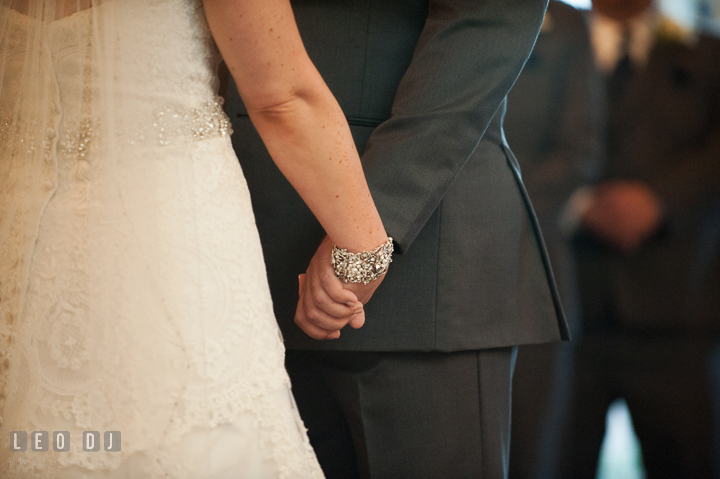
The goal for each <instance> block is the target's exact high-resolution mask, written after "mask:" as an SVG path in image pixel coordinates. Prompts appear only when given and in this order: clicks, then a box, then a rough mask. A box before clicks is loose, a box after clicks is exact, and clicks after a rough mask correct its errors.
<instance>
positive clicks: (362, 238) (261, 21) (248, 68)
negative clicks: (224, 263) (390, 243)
mask: <svg viewBox="0 0 720 479" xmlns="http://www.w3.org/2000/svg"><path fill="white" fill-rule="evenodd" d="M204 5H205V13H206V15H207V19H208V23H209V25H210V29H211V31H212V33H213V37H214V38H215V42H216V43H217V45H218V48H219V49H220V52H221V54H222V56H223V59H224V60H225V62H226V64H227V66H228V69H229V71H230V73H231V74H232V76H233V78H234V79H235V83H236V85H237V87H238V91H239V93H240V96H241V97H242V99H243V102H244V103H245V106H246V107H247V110H248V114H249V115H250V119H251V120H252V122H253V124H254V125H255V128H256V129H257V131H258V133H259V134H260V136H261V137H262V139H263V142H264V143H265V145H266V147H267V149H268V151H269V152H270V156H271V157H272V158H273V161H274V162H275V163H276V164H277V166H278V168H280V171H282V173H283V174H284V175H285V177H286V178H287V179H288V180H289V181H290V183H291V184H292V185H293V187H295V189H296V190H297V191H298V193H299V194H300V196H301V197H302V198H303V200H304V201H305V202H306V203H307V205H308V206H309V207H310V209H311V210H312V212H313V213H314V214H315V216H316V217H317V219H318V221H320V223H321V224H322V226H323V228H325V231H326V233H327V234H328V236H329V238H331V239H332V241H333V242H335V243H336V244H337V245H338V246H339V247H341V248H346V249H348V250H349V251H351V252H359V251H365V250H371V249H374V248H376V247H377V246H379V245H380V244H382V243H383V242H385V240H386V239H387V234H386V233H385V229H384V228H383V225H382V222H381V220H380V216H379V215H378V212H377V210H376V209H375V205H374V203H373V201H372V197H371V196H370V191H369V189H368V186H367V183H366V181H365V176H364V174H363V171H362V166H361V164H360V158H359V156H358V153H357V150H356V149H355V144H354V142H353V139H352V135H351V134H350V129H349V127H348V125H347V121H346V119H345V116H344V114H343V112H342V110H341V109H340V107H339V105H338V104H337V101H336V100H335V98H334V97H333V96H332V94H331V93H330V90H329V89H328V88H327V86H326V85H325V82H324V81H323V79H322V78H321V77H320V74H319V73H318V72H317V70H316V69H315V66H314V65H313V64H312V62H311V61H310V59H309V58H308V56H307V53H306V52H305V48H304V46H303V44H302V40H301V39H300V34H299V32H298V30H297V26H296V25H295V19H294V17H293V13H292V9H291V7H290V4H289V1H288V0H205V2H204ZM321 248H322V247H321ZM316 256H317V255H316ZM316 261H317V264H315V262H316ZM313 262H314V263H313V264H311V267H309V268H308V271H307V274H308V276H307V280H305V278H301V280H300V285H301V306H299V308H298V310H299V313H298V314H299V316H301V317H300V319H298V317H296V322H298V325H300V327H301V328H303V330H304V331H305V332H306V333H308V334H310V335H311V336H313V337H317V338H319V339H324V338H328V337H335V335H336V334H337V335H339V331H338V330H339V329H340V328H342V327H343V326H344V325H345V324H346V323H347V322H348V320H350V319H352V318H351V317H350V316H348V315H349V314H351V313H352V312H353V311H358V305H359V303H358V302H357V301H356V299H357V298H356V296H355V295H354V294H353V293H351V292H350V291H349V289H354V288H356V286H355V285H351V286H350V287H349V288H346V289H343V286H342V283H340V282H339V280H337V278H334V275H333V278H328V277H327V276H328V268H330V269H329V271H330V272H332V266H330V262H329V253H328V254H327V255H326V254H325V251H324V250H323V254H322V257H317V260H316V259H315V258H314V259H313ZM333 280H334V281H333ZM380 281H381V280H376V281H374V282H373V283H371V285H372V286H370V285H368V286H370V287H365V288H364V293H363V294H362V295H361V296H363V298H364V300H362V299H361V301H362V302H366V301H367V299H369V297H370V296H371V295H372V291H374V289H375V288H376V287H377V285H378V284H379V283H380ZM358 288H359V287H358ZM368 292H369V294H368ZM303 297H305V298H308V297H309V298H311V299H308V300H307V301H304V302H303ZM301 309H303V311H302V312H301V311H300V310H301ZM308 316H309V317H308ZM333 321H335V322H333ZM301 323H302V324H301ZM360 324H361V321H358V320H357V316H356V317H355V319H354V322H353V326H356V327H359V325H360ZM318 325H319V326H318Z"/></svg>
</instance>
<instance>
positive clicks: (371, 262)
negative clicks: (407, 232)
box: [331, 238, 393, 284]
mask: <svg viewBox="0 0 720 479" xmlns="http://www.w3.org/2000/svg"><path fill="white" fill-rule="evenodd" d="M392 252H393V240H392V238H388V239H387V241H386V242H385V243H383V244H381V245H380V246H378V247H377V248H375V249H374V250H372V251H362V252H360V253H348V250H346V249H340V248H338V247H337V245H336V244H335V243H333V249H332V258H331V261H332V264H333V267H334V268H335V276H337V277H338V278H339V279H340V280H341V281H343V282H345V283H363V284H368V283H369V282H370V281H374V280H376V279H378V278H379V277H380V276H382V275H384V274H385V273H386V272H387V270H388V265H389V264H390V263H391V262H392Z"/></svg>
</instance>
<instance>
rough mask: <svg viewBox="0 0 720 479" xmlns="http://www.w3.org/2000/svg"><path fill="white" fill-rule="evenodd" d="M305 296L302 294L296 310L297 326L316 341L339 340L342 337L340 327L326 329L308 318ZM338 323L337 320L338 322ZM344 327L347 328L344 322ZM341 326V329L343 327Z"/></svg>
mask: <svg viewBox="0 0 720 479" xmlns="http://www.w3.org/2000/svg"><path fill="white" fill-rule="evenodd" d="M303 298H304V295H303V294H302V293H301V294H300V300H299V301H298V305H297V309H296V310H295V324H297V325H298V327H300V329H302V330H303V331H304V332H305V334H307V335H308V336H310V337H311V338H314V339H337V338H339V337H340V327H334V328H333V327H331V328H329V329H325V328H323V327H321V326H318V325H317V324H314V322H313V320H311V318H309V317H308V315H307V313H306V312H305V304H304V301H303ZM336 321H337V320H336ZM342 326H345V322H343V324H342ZM342 326H341V327H342Z"/></svg>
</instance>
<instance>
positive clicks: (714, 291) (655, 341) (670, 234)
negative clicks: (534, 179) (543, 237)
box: [562, 32, 720, 479]
mask: <svg viewBox="0 0 720 479" xmlns="http://www.w3.org/2000/svg"><path fill="white" fill-rule="evenodd" d="M627 73H628V76H627V77H626V82H625V83H624V85H623V86H622V88H618V84H617V83H616V82H615V80H617V78H618V75H617V74H616V75H613V76H612V77H611V78H615V80H612V84H611V85H612V90H611V93H612V95H610V96H609V100H608V101H609V103H608V117H609V135H608V162H607V170H606V178H605V179H606V181H615V180H633V181H639V182H642V183H644V184H646V185H648V186H649V187H650V188H651V190H652V191H653V192H654V193H655V194H656V195H657V196H658V197H659V198H660V200H661V202H662V206H663V208H664V212H663V213H664V221H663V222H662V224H661V226H660V227H659V228H658V229H657V230H656V231H655V232H654V234H653V235H652V236H651V237H650V238H649V239H647V241H645V243H644V244H643V245H641V247H640V248H639V249H638V250H637V251H635V252H634V253H631V254H625V253H622V252H620V250H618V249H616V248H615V247H613V246H612V245H609V244H607V243H604V242H603V241H602V240H600V239H598V238H597V237H594V236H593V235H592V234H590V233H588V232H585V236H584V237H583V238H582V239H581V241H580V242H579V244H578V259H579V266H580V268H579V271H580V278H581V283H580V284H581V297H582V304H583V320H584V334H583V337H582V338H581V339H580V341H579V342H578V344H577V345H576V361H575V374H574V376H575V381H574V384H575V389H574V398H573V416H572V419H571V421H570V422H569V423H570V425H571V426H572V429H571V433H570V435H569V437H568V440H567V443H566V445H565V447H564V455H565V458H566V459H565V462H566V464H567V470H566V471H565V474H564V475H563V476H562V477H566V478H568V479H569V478H573V479H577V478H590V477H594V476H595V470H596V467H597V458H598V453H599V451H600V445H601V442H602V439H603V434H604V428H605V414H606V411H607V408H608V405H609V404H610V403H611V402H612V401H613V400H614V399H616V398H618V397H623V398H624V399H625V400H626V402H627V404H628V407H629V409H630V412H631V414H632V418H633V423H634V427H635V431H636V433H637V436H638V439H639V441H640V444H641V447H642V453H643V459H644V463H645V467H646V470H647V474H648V475H647V477H648V479H654V478H658V477H667V478H707V477H710V469H709V465H710V458H711V455H712V454H717V451H716V452H714V453H713V452H712V451H711V426H712V413H711V401H710V394H709V391H708V360H709V351H710V349H711V348H712V346H713V344H715V343H716V341H717V338H718V332H720V41H718V39H717V38H714V37H712V36H709V35H699V36H698V38H697V39H696V41H683V40H681V39H680V38H675V37H674V36H672V35H670V36H668V35H666V34H662V32H659V33H657V34H656V39H655V44H654V46H653V48H652V49H651V51H650V54H649V56H648V58H647V64H646V65H645V66H640V65H635V66H634V67H633V68H632V69H631V70H629V71H628V72H627Z"/></svg>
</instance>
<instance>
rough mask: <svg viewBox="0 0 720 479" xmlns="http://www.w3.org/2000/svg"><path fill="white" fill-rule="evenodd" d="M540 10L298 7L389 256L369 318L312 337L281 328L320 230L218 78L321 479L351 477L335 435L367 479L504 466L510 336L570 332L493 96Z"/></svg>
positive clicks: (529, 39) (529, 40)
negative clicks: (337, 332)
mask: <svg viewBox="0 0 720 479" xmlns="http://www.w3.org/2000/svg"><path fill="white" fill-rule="evenodd" d="M546 4H547V0H474V1H470V0H467V1H464V0H437V1H435V0H432V1H430V2H429V4H428V1H427V0H327V1H322V0H304V1H296V2H293V5H294V10H295V14H296V19H297V22H298V26H299V28H300V33H301V35H302V38H303V41H304V43H305V46H306V48H307V50H308V53H309V55H310V57H311V59H312V60H313V62H314V63H315V65H316V66H317V68H318V70H319V71H320V73H321V74H322V76H323V78H324V79H325V81H326V82H327V84H328V85H329V87H330V89H331V90H332V92H333V94H334V95H335V96H336V97H337V99H338V101H339V103H340V105H341V107H342V108H343V110H344V112H345V114H346V116H347V118H348V122H349V123H350V126H351V129H352V132H353V135H354V138H355V141H356V144H357V147H358V150H359V151H360V153H361V155H362V161H363V167H364V169H365V173H366V176H367V179H368V184H369V186H370V190H371V192H372V194H373V198H374V200H375V202H376V205H377V207H378V210H379V212H380V215H381V217H382V219H383V223H384V225H385V228H386V229H387V231H388V234H390V235H391V236H392V237H393V238H394V240H395V242H396V253H399V254H396V255H394V259H393V263H392V264H391V266H390V270H389V272H388V274H387V277H386V278H385V280H384V282H383V283H382V284H381V286H380V287H379V288H378V290H377V291H376V292H375V295H374V296H373V298H372V299H371V300H370V302H369V303H368V304H367V305H366V308H365V310H366V318H367V320H366V323H365V325H364V326H363V327H362V328H361V329H359V330H352V329H350V328H345V329H343V330H342V335H341V338H340V339H338V340H334V341H325V342H321V341H315V340H313V339H311V338H309V337H307V336H305V334H304V333H303V332H302V331H301V330H300V329H299V328H298V327H297V326H296V325H295V324H294V323H293V317H294V313H295V306H296V303H297V299H298V285H297V276H298V274H300V273H303V272H304V271H305V269H306V267H307V265H308V263H309V261H310V258H311V257H312V255H313V253H314V252H315V250H316V249H317V247H318V245H319V244H320V241H321V240H322V238H323V236H324V232H323V230H322V228H321V227H320V226H319V224H318V223H317V221H316V220H315V219H314V217H313V216H312V214H311V213H310V211H309V210H308V209H307V207H306V206H305V205H304V204H303V202H302V201H301V199H300V197H299V196H298V195H297V193H296V192H295V191H294V190H293V189H292V187H291V186H290V184H289V183H288V182H287V181H286V180H285V179H284V178H283V176H282V175H281V174H280V172H279V170H278V169H277V168H276V167H275V166H274V164H273V163H272V161H271V160H270V158H269V157H268V154H267V151H266V150H265V148H264V146H263V144H262V142H261V140H260V138H259V136H258V135H257V133H256V131H255V130H254V128H253V126H252V124H251V123H250V120H249V119H248V117H247V115H246V113H245V110H244V108H243V106H242V103H241V102H240V100H239V98H238V96H237V92H236V91H234V89H233V88H231V89H230V92H229V94H228V103H227V110H228V113H229V115H230V117H231V120H232V123H233V129H234V131H235V133H234V136H233V142H234V146H235V148H236V151H237V153H238V156H239V158H240V162H241V164H242V167H243V170H244V173H245V176H246V178H247V181H248V184H249V187H250V190H251V194H252V201H253V207H254V210H255V215H256V220H257V224H258V229H259V231H260V236H261V239H262V244H263V249H264V253H265V260H266V263H267V271H268V278H269V282H270V288H271V291H272V294H273V300H274V303H275V312H276V315H277V319H278V322H279V323H280V326H281V329H282V332H283V336H284V338H285V344H286V347H287V348H288V370H289V371H290V373H291V376H292V378H293V388H294V390H295V392H296V396H297V399H298V403H299V406H300V409H301V412H302V413H303V418H304V419H305V421H306V424H307V425H308V428H309V432H310V436H311V440H312V441H313V445H314V446H315V447H316V450H317V452H318V455H319V458H320V460H321V463H322V464H323V467H324V469H325V471H326V474H328V476H332V477H353V474H356V472H351V471H350V470H349V469H344V467H350V466H343V464H344V463H342V461H343V460H344V459H342V458H340V459H338V457H340V456H341V455H342V454H341V453H340V452H338V451H337V450H333V448H334V447H335V446H337V445H338V444H339V442H341V439H339V437H340V436H341V435H342V432H338V431H337V429H338V428H340V429H342V428H345V430H346V433H347V434H346V439H348V441H350V442H352V444H353V447H354V452H355V455H356V456H357V461H358V464H357V468H358V471H359V474H360V475H361V476H363V477H371V476H372V477H396V478H402V477H413V478H420V477H436V474H444V475H442V476H440V477H466V476H468V477H502V475H503V474H504V472H503V470H504V469H506V466H507V464H506V459H507V458H506V455H507V441H508V432H507V430H508V429H509V412H508V409H509V387H510V378H511V374H512V364H513V358H514V349H513V346H515V345H518V344H525V343H538V342H546V341H553V340H558V339H561V338H566V337H567V328H566V325H565V320H564V318H563V313H562V308H561V306H560V302H559V298H558V295H557V292H556V287H555V283H554V280H553V277H552V273H551V270H550V265H549V263H548V261H547V257H546V254H545V248H544V246H543V242H542V239H541V236H540V232H539V229H538V225H537V221H536V219H535V215H534V213H533V211H532V207H531V206H530V202H529V199H528V198H527V194H526V192H525V188H524V187H523V184H522V181H521V177H520V172H519V168H518V165H517V162H516V160H515V158H514V156H513V155H512V153H511V151H510V149H509V148H508V146H507V143H506V142H505V139H504V135H503V132H502V119H503V115H504V111H505V96H506V95H507V93H508V91H509V89H510V88H511V86H512V84H513V82H514V81H515V79H516V78H517V76H518V74H519V73H520V70H521V69H522V67H523V64H524V62H525V60H526V59H527V57H528V56H529V54H530V51H531V49H532V47H533V43H534V41H535V38H536V36H537V33H538V30H539V28H540V24H541V22H542V16H543V13H544V10H545V7H546ZM317 350H326V351H324V352H323V351H320V352H317ZM328 350H331V351H332V352H331V351H328ZM303 351H304V352H303ZM308 351H310V352H308ZM456 361H457V362H456ZM468 365H469V366H468ZM465 373H467V376H463V374H465ZM413 375H416V376H417V377H414V378H413ZM468 378H471V380H469V379H468ZM468 388H470V389H471V391H469V392H468V391H467V389H468ZM323 393H327V394H326V396H322V394H323ZM478 403H482V405H479V404H478ZM428 404H429V406H428ZM395 405H396V406H397V407H396V408H395V409H393V407H394V406H395ZM383 408H387V409H386V410H385V409H383ZM478 410H480V412H478ZM334 415H335V416H334ZM476 416H477V417H476ZM453 417H456V421H455V422H453V419H452V418H453ZM473 418H475V419H476V420H477V427H476V425H475V424H474V423H473V420H475V419H473ZM339 423H343V424H344V425H342V426H338V424H339ZM393 424H394V426H393ZM443 428H445V431H446V432H443ZM465 429H467V431H466V432H465ZM431 436H432V437H431ZM471 436H472V437H471ZM470 456H472V457H470ZM350 462H352V460H350ZM353 467H354V466H353ZM333 468H338V470H337V472H336V471H335V470H334V469H333ZM435 470H437V471H444V472H437V473H436V472H434V471H435ZM478 471H484V473H485V474H486V476H483V475H482V473H480V472H478Z"/></svg>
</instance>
